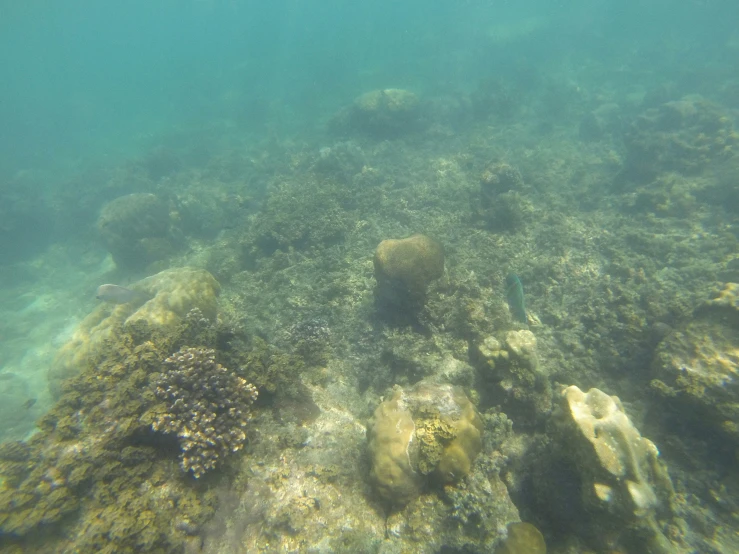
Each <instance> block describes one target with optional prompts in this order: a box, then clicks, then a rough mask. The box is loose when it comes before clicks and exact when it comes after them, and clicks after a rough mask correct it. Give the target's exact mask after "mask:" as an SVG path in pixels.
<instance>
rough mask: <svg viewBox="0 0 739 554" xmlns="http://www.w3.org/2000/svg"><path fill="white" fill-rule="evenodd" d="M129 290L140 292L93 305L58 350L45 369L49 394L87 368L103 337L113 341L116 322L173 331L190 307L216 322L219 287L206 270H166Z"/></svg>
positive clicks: (116, 327) (103, 345) (163, 331)
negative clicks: (123, 300) (126, 300)
mask: <svg viewBox="0 0 739 554" xmlns="http://www.w3.org/2000/svg"><path fill="white" fill-rule="evenodd" d="M131 288H132V289H133V290H135V291H137V292H140V293H141V295H140V296H139V297H137V301H134V302H129V303H126V304H118V305H114V306H111V305H109V304H101V305H99V306H97V307H96V308H95V309H94V310H93V311H92V312H91V313H90V314H89V315H88V316H87V317H86V318H85V319H84V320H83V321H82V322H81V323H80V324H79V325H78V326H77V328H76V329H75V331H74V333H73V335H72V338H71V339H69V341H68V342H67V343H66V344H65V345H64V346H62V347H61V348H60V349H59V352H58V353H57V356H56V359H55V360H54V363H53V365H52V367H51V368H50V369H49V373H48V376H49V387H50V389H51V391H52V393H53V394H55V395H59V393H60V390H61V389H60V383H61V382H62V381H63V380H64V379H67V378H68V377H70V376H72V375H75V374H76V373H79V372H80V371H81V370H82V369H84V368H85V367H87V366H88V364H89V363H90V360H91V359H92V358H93V357H95V356H96V354H97V353H98V352H100V351H101V350H102V349H104V348H105V346H106V343H107V341H109V340H111V339H115V333H116V332H118V331H119V328H120V327H121V326H124V327H131V326H142V325H144V326H148V327H151V328H153V329H155V330H157V331H159V332H161V333H172V332H174V331H175V330H176V329H177V326H178V325H179V324H180V323H181V321H182V318H184V317H185V316H186V315H187V314H188V313H189V312H190V311H191V310H193V309H195V308H197V309H198V310H199V311H200V313H201V314H202V316H203V317H204V318H206V319H208V320H211V321H212V320H215V317H216V309H217V304H216V300H217V297H218V294H219V292H220V285H219V284H218V282H217V281H216V280H215V279H214V278H213V276H212V275H211V274H210V273H208V272H207V271H205V270H202V269H193V268H188V267H183V268H178V269H168V270H166V271H162V272H160V273H157V274H156V275H152V276H150V277H147V278H145V279H143V280H141V281H138V282H137V283H134V284H133V285H132V286H131ZM147 298H148V300H147Z"/></svg>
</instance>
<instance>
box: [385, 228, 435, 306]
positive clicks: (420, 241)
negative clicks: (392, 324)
mask: <svg viewBox="0 0 739 554" xmlns="http://www.w3.org/2000/svg"><path fill="white" fill-rule="evenodd" d="M374 268H375V279H376V280H377V287H376V288H375V300H376V303H377V305H378V308H379V309H380V310H381V311H382V312H383V313H386V314H387V315H392V314H397V315H400V314H403V313H408V312H410V313H414V312H417V311H418V310H419V309H420V308H422V307H423V305H424V304H425V302H426V290H427V288H428V286H429V284H430V283H431V282H432V281H434V280H436V279H438V278H440V277H441V276H442V275H443V274H444V249H443V248H442V246H441V245H440V244H439V243H438V242H436V241H435V240H433V239H431V238H429V237H427V236H425V235H420V234H418V235H413V236H410V237H408V238H405V239H387V240H383V241H382V242H381V243H380V244H379V246H378V247H377V250H376V251H375V257H374Z"/></svg>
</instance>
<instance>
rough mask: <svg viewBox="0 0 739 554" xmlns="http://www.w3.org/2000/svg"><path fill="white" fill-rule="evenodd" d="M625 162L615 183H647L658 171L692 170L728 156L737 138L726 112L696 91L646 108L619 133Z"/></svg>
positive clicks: (734, 147) (689, 172)
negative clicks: (678, 98) (622, 132)
mask: <svg viewBox="0 0 739 554" xmlns="http://www.w3.org/2000/svg"><path fill="white" fill-rule="evenodd" d="M625 142H626V147H627V157H626V165H625V167H624V170H623V171H622V173H621V175H620V177H619V179H618V180H617V182H623V181H636V182H648V181H649V180H651V179H654V178H655V177H656V176H657V175H658V174H659V173H661V172H665V171H677V172H681V173H683V174H695V173H697V172H699V171H700V170H701V169H703V168H704V167H706V165H708V164H709V163H711V162H713V161H718V160H722V159H727V158H728V157H731V156H732V155H733V153H734V151H735V150H736V145H737V144H738V143H739V134H737V133H736V131H734V128H733V124H732V120H731V117H730V116H729V115H728V114H727V113H725V112H724V111H723V109H722V108H721V107H719V106H718V105H716V104H713V103H711V102H709V101H708V100H706V99H704V98H702V97H701V96H699V95H690V96H685V97H684V98H682V99H680V100H673V101H670V102H665V103H664V104H662V105H660V106H659V107H656V108H649V109H647V110H646V111H645V112H644V113H642V114H641V115H640V116H638V117H637V118H636V119H635V120H634V122H633V123H632V124H631V126H630V128H629V130H628V132H627V133H626V137H625Z"/></svg>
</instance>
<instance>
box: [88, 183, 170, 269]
mask: <svg viewBox="0 0 739 554" xmlns="http://www.w3.org/2000/svg"><path fill="white" fill-rule="evenodd" d="M97 228H98V232H99V234H100V237H101V238H102V240H103V243H104V244H105V246H106V248H107V249H108V250H109V251H110V253H111V254H112V256H113V260H114V261H115V263H116V265H117V266H118V267H120V268H123V269H140V268H144V267H146V266H147V265H149V264H150V263H152V262H155V261H158V260H161V259H164V258H166V257H167V256H169V255H171V254H172V253H173V252H174V250H175V248H174V242H173V241H172V237H171V233H170V231H171V229H170V215H169V209H168V208H167V205H166V204H165V203H164V202H162V201H161V200H160V199H159V198H158V197H156V196H155V195H153V194H150V193H135V194H128V195H126V196H121V197H119V198H116V199H115V200H113V201H111V202H109V203H108V204H106V205H105V206H103V209H102V210H101V212H100V217H99V218H98V221H97Z"/></svg>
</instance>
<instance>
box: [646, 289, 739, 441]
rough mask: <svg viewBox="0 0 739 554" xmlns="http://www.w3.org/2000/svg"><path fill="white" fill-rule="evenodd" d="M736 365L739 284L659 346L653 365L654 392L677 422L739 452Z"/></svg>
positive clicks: (738, 354)
mask: <svg viewBox="0 0 739 554" xmlns="http://www.w3.org/2000/svg"><path fill="white" fill-rule="evenodd" d="M737 364H739V284H736V283H726V284H725V285H724V286H723V287H722V289H721V290H720V291H719V292H718V294H717V295H716V297H715V298H714V299H711V300H708V301H707V302H704V303H703V304H702V305H701V306H699V307H698V308H697V309H696V310H695V312H694V314H693V317H692V318H691V319H689V320H687V321H685V322H684V323H683V324H682V325H680V326H679V327H677V328H676V329H674V330H672V332H670V333H668V334H667V336H666V337H665V338H664V339H663V340H662V341H661V342H660V344H659V345H658V347H657V351H656V354H655V358H654V362H653V365H652V376H653V377H654V379H653V380H652V390H653V391H654V392H656V393H657V395H658V396H659V397H660V398H662V399H663V401H664V404H665V406H666V407H667V408H668V409H670V412H671V413H674V415H675V417H676V418H679V419H683V420H684V419H685V418H686V417H687V418H689V419H690V421H693V422H694V423H693V424H695V425H700V426H702V427H704V428H707V429H710V431H711V432H712V433H719V434H720V435H721V436H722V437H724V438H725V439H728V440H730V441H731V442H732V443H733V444H734V445H735V446H736V445H739V409H737V406H739V389H738V388H737V385H736V372H737V369H736V368H737ZM696 414H697V415H698V416H699V417H697V418H696Z"/></svg>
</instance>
